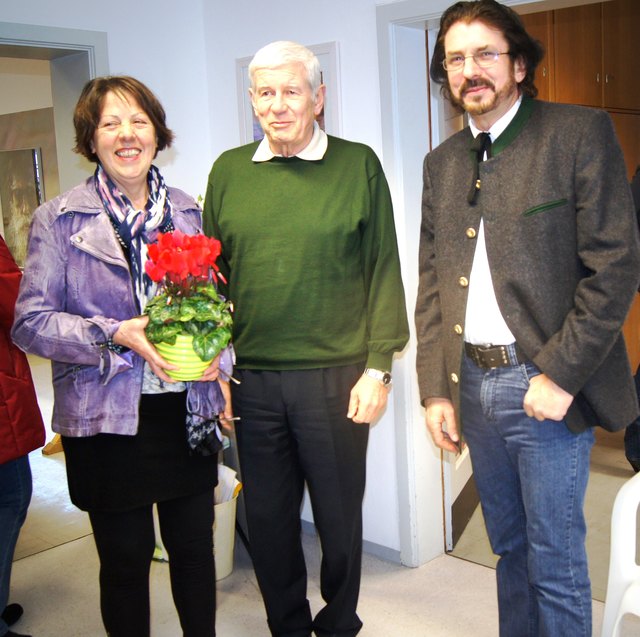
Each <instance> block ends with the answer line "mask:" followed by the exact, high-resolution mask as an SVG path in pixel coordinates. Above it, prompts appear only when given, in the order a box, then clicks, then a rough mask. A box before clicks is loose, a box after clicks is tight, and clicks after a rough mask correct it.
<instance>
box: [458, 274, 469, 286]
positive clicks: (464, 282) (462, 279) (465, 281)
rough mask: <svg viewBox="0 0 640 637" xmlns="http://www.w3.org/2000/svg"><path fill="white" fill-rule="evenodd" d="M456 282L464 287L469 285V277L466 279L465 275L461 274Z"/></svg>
mask: <svg viewBox="0 0 640 637" xmlns="http://www.w3.org/2000/svg"><path fill="white" fill-rule="evenodd" d="M458 284H459V285H460V287H462V288H466V287H468V285H469V279H467V277H466V276H461V277H460V278H459V279H458Z"/></svg>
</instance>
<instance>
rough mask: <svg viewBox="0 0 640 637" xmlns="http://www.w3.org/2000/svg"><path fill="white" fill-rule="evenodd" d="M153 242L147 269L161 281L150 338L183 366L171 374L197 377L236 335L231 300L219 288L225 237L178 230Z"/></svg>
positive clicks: (149, 310)
mask: <svg viewBox="0 0 640 637" xmlns="http://www.w3.org/2000/svg"><path fill="white" fill-rule="evenodd" d="M147 248H148V253H149V259H148V260H147V262H146V264H145V271H146V273H147V274H148V275H149V277H150V278H151V280H152V281H154V282H156V283H157V284H158V293H157V294H156V296H154V297H153V298H152V299H151V300H150V301H149V302H148V303H147V306H146V307H145V310H144V312H145V314H147V315H148V316H149V324H148V325H147V327H146V334H147V338H148V339H149V341H151V342H152V343H154V344H155V346H156V348H157V349H158V351H159V352H160V354H161V355H162V357H163V358H165V359H166V360H167V361H169V362H171V363H174V364H175V365H177V366H179V367H180V369H177V370H167V374H169V375H170V376H171V377H172V378H175V379H176V380H197V379H198V378H200V377H201V376H202V373H203V372H204V370H205V369H206V368H207V367H208V365H209V364H210V363H211V361H212V360H213V359H214V358H215V357H216V356H217V355H218V354H219V353H220V351H222V349H224V348H225V347H226V346H227V344H228V343H229V341H230V339H231V324H232V318H231V304H230V303H229V302H228V301H226V300H225V299H224V298H223V297H222V296H220V295H219V294H218V290H217V282H218V277H220V278H222V277H221V275H220V274H219V268H218V266H217V265H216V260H217V258H218V257H219V256H220V252H221V245H220V242H219V241H218V240H217V239H213V238H210V237H206V236H204V235H202V234H199V235H187V234H184V233H183V232H180V231H179V230H175V231H173V232H167V233H160V234H158V238H157V241H156V242H155V243H152V244H149V245H148V246H147ZM222 280H224V279H222Z"/></svg>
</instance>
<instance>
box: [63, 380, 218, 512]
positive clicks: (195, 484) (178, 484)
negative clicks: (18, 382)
mask: <svg viewBox="0 0 640 637" xmlns="http://www.w3.org/2000/svg"><path fill="white" fill-rule="evenodd" d="M185 423H186V392H182V393H165V394H143V395H142V398H141V400H140V419H139V426H138V433H137V434H136V435H135V436H122V435H117V434H98V435H96V436H89V437H85V438H71V437H69V436H63V437H62V445H63V448H64V453H65V461H66V465H67V481H68V483H69V494H70V496H71V501H72V502H73V504H75V505H76V506H77V507H78V508H79V509H82V510H83V511H126V510H128V509H134V508H137V507H141V506H145V505H148V504H152V503H154V502H162V501H164V500H172V499H174V498H179V497H183V496H187V495H194V494H197V493H202V492H204V491H206V490H208V489H213V488H214V487H215V485H216V484H217V482H218V472H217V469H218V468H217V456H215V455H214V456H207V457H203V456H197V455H192V453H191V450H190V449H189V445H188V444H187V433H186V424H185Z"/></svg>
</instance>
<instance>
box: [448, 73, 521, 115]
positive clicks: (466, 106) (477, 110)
mask: <svg viewBox="0 0 640 637" xmlns="http://www.w3.org/2000/svg"><path fill="white" fill-rule="evenodd" d="M478 86H486V87H487V88H488V89H489V91H490V93H489V94H488V95H487V94H486V93H485V94H484V95H483V96H481V97H478V98H477V99H476V98H474V97H470V98H468V99H465V93H466V91H468V90H469V89H471V88H476V87H478ZM517 90H518V85H517V82H516V78H515V74H514V73H513V71H512V72H511V73H510V74H509V80H508V81H507V83H506V84H505V85H504V86H503V87H502V89H501V90H499V91H497V92H496V86H495V84H494V83H493V82H492V81H491V80H487V79H484V78H479V79H477V80H465V82H464V83H463V84H462V85H461V86H460V96H459V97H458V96H456V95H454V94H453V92H451V101H452V102H453V103H454V104H455V105H456V106H459V107H460V108H461V109H463V110H464V111H466V112H467V113H469V115H472V116H473V115H484V114H485V113H488V112H489V111H492V110H493V109H494V108H495V107H496V105H497V104H498V102H499V101H501V100H502V99H504V98H507V97H508V96H509V95H512V94H513V93H514V92H516V91H517Z"/></svg>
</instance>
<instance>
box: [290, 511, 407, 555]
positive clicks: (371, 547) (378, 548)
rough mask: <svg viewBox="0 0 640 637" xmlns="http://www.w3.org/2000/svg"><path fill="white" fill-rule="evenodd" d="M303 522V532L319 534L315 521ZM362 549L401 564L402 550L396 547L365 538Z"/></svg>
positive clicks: (369, 553)
mask: <svg viewBox="0 0 640 637" xmlns="http://www.w3.org/2000/svg"><path fill="white" fill-rule="evenodd" d="M301 523H302V532H303V533H306V534H307V535H317V533H316V527H315V524H313V522H309V521H308V520H301ZM362 550H363V552H364V553H367V554H368V555H373V556H374V557H377V558H379V559H381V560H385V562H392V563H394V564H401V562H400V551H398V550H396V549H391V548H389V547H388V546H382V544H377V543H376V542H370V541H369V540H364V541H363V542H362Z"/></svg>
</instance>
